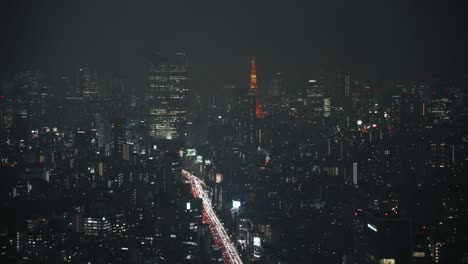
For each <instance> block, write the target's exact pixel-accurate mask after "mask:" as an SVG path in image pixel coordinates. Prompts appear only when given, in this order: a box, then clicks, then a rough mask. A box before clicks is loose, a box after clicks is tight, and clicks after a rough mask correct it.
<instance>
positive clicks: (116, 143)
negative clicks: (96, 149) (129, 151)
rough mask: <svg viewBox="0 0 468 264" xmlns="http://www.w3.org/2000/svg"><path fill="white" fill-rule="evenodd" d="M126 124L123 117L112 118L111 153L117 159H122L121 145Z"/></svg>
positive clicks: (123, 142) (123, 140) (122, 144)
mask: <svg viewBox="0 0 468 264" xmlns="http://www.w3.org/2000/svg"><path fill="white" fill-rule="evenodd" d="M126 126H127V124H126V121H125V119H123V118H115V119H114V120H112V129H111V142H112V155H113V156H114V157H116V158H118V159H123V146H124V144H125V140H126Z"/></svg>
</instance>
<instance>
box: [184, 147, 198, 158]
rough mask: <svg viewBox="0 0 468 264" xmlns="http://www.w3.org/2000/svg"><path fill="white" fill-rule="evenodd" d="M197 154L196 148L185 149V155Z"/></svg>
mask: <svg viewBox="0 0 468 264" xmlns="http://www.w3.org/2000/svg"><path fill="white" fill-rule="evenodd" d="M196 155H197V150H196V149H187V154H186V156H187V157H193V156H196Z"/></svg>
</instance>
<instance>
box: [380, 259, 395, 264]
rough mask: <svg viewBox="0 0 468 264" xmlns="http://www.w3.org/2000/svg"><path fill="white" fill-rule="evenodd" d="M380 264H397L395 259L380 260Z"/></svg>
mask: <svg viewBox="0 0 468 264" xmlns="http://www.w3.org/2000/svg"><path fill="white" fill-rule="evenodd" d="M379 264H395V259H380V260H379Z"/></svg>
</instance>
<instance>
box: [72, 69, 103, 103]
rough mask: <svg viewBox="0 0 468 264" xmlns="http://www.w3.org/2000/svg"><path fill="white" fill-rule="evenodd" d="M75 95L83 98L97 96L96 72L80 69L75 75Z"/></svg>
mask: <svg viewBox="0 0 468 264" xmlns="http://www.w3.org/2000/svg"><path fill="white" fill-rule="evenodd" d="M76 93H77V94H78V95H83V96H85V97H95V96H97V95H98V83H97V75H96V72H92V71H90V70H89V69H87V68H80V69H79V70H78V73H77V75H76Z"/></svg>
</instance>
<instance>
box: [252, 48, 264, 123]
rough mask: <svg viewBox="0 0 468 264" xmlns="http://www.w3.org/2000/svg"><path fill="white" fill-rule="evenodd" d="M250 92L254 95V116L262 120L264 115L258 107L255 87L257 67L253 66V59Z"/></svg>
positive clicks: (258, 101) (258, 100)
mask: <svg viewBox="0 0 468 264" xmlns="http://www.w3.org/2000/svg"><path fill="white" fill-rule="evenodd" d="M250 92H251V93H252V94H254V95H255V115H256V116H257V118H258V119H261V118H264V117H265V113H264V112H263V110H262V107H261V106H260V99H259V96H260V94H259V92H258V86H257V67H256V66H255V57H253V58H252V61H251V63H250Z"/></svg>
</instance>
